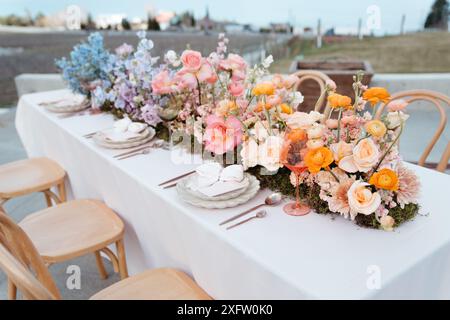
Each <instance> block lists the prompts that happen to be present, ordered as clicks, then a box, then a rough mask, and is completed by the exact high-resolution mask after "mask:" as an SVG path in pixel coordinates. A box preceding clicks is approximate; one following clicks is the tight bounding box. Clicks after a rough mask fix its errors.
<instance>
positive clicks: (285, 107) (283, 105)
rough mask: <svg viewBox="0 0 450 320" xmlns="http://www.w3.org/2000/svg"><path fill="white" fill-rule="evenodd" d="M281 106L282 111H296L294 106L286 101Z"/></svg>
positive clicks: (287, 112) (288, 112) (290, 112)
mask: <svg viewBox="0 0 450 320" xmlns="http://www.w3.org/2000/svg"><path fill="white" fill-rule="evenodd" d="M280 108H281V112H282V113H286V114H292V113H293V112H294V110H292V107H291V106H290V105H288V104H286V103H282V104H281V106H280Z"/></svg>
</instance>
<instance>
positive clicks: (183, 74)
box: [173, 69, 197, 90]
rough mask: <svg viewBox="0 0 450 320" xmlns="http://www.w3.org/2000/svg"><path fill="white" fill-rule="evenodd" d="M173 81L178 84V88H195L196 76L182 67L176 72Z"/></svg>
mask: <svg viewBox="0 0 450 320" xmlns="http://www.w3.org/2000/svg"><path fill="white" fill-rule="evenodd" d="M173 81H174V83H176V84H177V85H178V88H179V89H180V90H184V89H195V88H197V78H195V75H194V74H192V73H189V72H187V71H186V70H183V69H182V70H180V71H178V72H177V73H176V75H175V77H174V79H173Z"/></svg>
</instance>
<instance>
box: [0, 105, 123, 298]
mask: <svg viewBox="0 0 450 320" xmlns="http://www.w3.org/2000/svg"><path fill="white" fill-rule="evenodd" d="M5 110H7V109H1V108H0V164H4V163H7V162H11V161H14V160H18V159H24V158H26V153H25V150H24V149H23V146H22V143H21V142H20V139H19V137H18V135H17V132H16V129H15V127H14V116H15V110H14V109H10V110H8V111H7V112H5ZM4 207H5V210H6V211H7V212H8V214H9V215H10V216H11V217H12V218H13V219H14V220H15V221H20V220H22V219H23V218H24V217H25V216H26V215H28V214H30V213H32V212H35V211H37V210H40V209H43V208H45V199H44V196H43V195H41V194H32V195H30V196H24V197H20V198H17V199H12V200H10V201H8V202H7V203H6V204H5V205H4ZM104 263H105V267H106V270H107V272H108V274H109V277H108V278H107V279H106V280H101V279H100V277H99V274H98V271H97V267H96V263H95V257H94V255H89V256H85V257H81V258H78V259H74V260H71V261H68V262H65V263H61V264H57V265H53V266H52V267H50V272H51V273H52V275H53V278H54V280H55V282H56V284H57V286H58V288H59V290H60V292H61V295H62V297H63V299H71V300H76V299H88V298H89V297H90V296H92V295H93V294H94V293H97V292H98V291H100V290H102V289H104V288H106V287H108V286H109V285H111V284H113V283H114V282H116V281H118V280H119V279H120V277H119V276H118V275H117V274H115V273H114V271H113V268H112V265H111V263H110V262H109V261H108V260H106V259H104ZM71 265H75V266H78V267H79V268H80V275H81V278H80V280H81V281H80V284H81V286H80V289H76V288H75V289H72V290H70V289H69V288H68V286H67V285H66V282H67V281H68V280H70V276H71V275H73V271H71V269H70V268H69V270H68V267H69V266H71ZM67 271H69V273H67ZM69 282H70V281H69ZM70 283H71V282H70ZM69 287H72V286H69ZM6 289H7V281H6V277H5V275H4V273H3V272H1V271H0V300H5V299H6Z"/></svg>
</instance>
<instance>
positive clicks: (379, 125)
mask: <svg viewBox="0 0 450 320" xmlns="http://www.w3.org/2000/svg"><path fill="white" fill-rule="evenodd" d="M365 128H366V131H367V133H369V134H370V135H372V136H374V137H376V138H381V137H382V136H384V135H385V134H386V131H387V128H386V125H385V124H384V123H383V122H381V121H380V120H372V121H369V122H367V123H366V126H365Z"/></svg>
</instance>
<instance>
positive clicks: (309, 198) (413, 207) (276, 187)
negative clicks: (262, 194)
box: [248, 166, 419, 229]
mask: <svg viewBox="0 0 450 320" xmlns="http://www.w3.org/2000/svg"><path fill="white" fill-rule="evenodd" d="M248 172H249V173H250V174H252V175H254V176H255V177H256V178H257V179H258V180H259V181H260V185H261V188H262V189H270V190H272V191H276V192H281V193H282V194H283V195H285V196H288V197H291V198H294V196H295V187H294V186H293V185H292V184H291V182H290V179H289V176H290V174H291V172H290V170H289V169H287V168H281V169H280V170H278V172H277V173H276V174H273V175H267V174H265V172H264V170H263V168H261V167H259V166H257V167H254V168H250V169H249V170H248ZM319 195H320V187H319V185H317V184H314V185H313V186H312V187H308V186H307V185H306V184H302V185H300V197H301V199H302V200H303V201H305V202H306V203H307V204H308V206H310V207H311V208H312V209H313V210H314V211H315V212H316V213H317V214H332V215H338V214H337V213H333V212H330V211H329V209H328V203H327V202H326V201H323V200H322V199H320V196H319ZM418 211H419V206H418V205H417V204H413V203H410V204H407V205H406V206H405V208H404V209H402V208H400V206H397V207H395V208H392V209H390V210H389V215H390V216H391V217H392V218H394V220H395V227H398V226H399V225H401V224H402V223H403V222H406V221H408V220H411V219H412V218H414V217H415V216H416V215H417V213H418ZM355 222H356V224H357V225H359V226H362V227H366V228H373V229H378V228H379V227H380V223H379V222H378V221H377V219H376V218H375V214H371V215H368V216H365V215H363V214H359V215H357V216H356V218H355Z"/></svg>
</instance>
